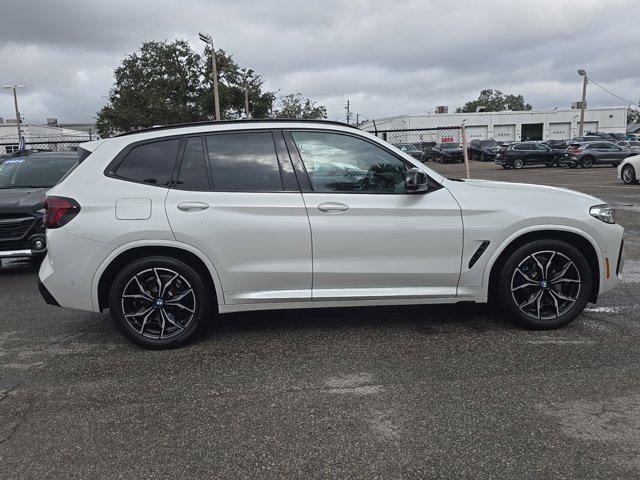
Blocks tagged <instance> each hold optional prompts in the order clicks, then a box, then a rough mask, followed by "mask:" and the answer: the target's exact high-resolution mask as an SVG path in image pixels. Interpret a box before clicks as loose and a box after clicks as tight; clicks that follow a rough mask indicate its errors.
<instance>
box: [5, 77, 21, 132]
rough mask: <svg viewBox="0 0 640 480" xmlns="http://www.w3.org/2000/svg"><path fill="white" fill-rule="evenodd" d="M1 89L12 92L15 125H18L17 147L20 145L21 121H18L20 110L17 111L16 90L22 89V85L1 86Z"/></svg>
mask: <svg viewBox="0 0 640 480" xmlns="http://www.w3.org/2000/svg"><path fill="white" fill-rule="evenodd" d="M2 88H4V89H7V90H9V89H10V90H13V105H14V106H15V109H16V124H17V125H18V145H20V144H21V143H22V142H21V140H22V129H21V128H20V127H21V123H22V120H20V110H18V94H17V93H16V89H18V88H24V85H3V86H2Z"/></svg>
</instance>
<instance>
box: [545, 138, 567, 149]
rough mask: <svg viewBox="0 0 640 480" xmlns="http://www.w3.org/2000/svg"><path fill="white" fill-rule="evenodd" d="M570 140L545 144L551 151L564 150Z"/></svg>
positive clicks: (549, 141)
mask: <svg viewBox="0 0 640 480" xmlns="http://www.w3.org/2000/svg"><path fill="white" fill-rule="evenodd" d="M569 141H570V140H547V141H546V142H545V143H546V145H547V147H549V148H551V149H553V150H566V148H567V142H569Z"/></svg>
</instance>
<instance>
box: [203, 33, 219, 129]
mask: <svg viewBox="0 0 640 480" xmlns="http://www.w3.org/2000/svg"><path fill="white" fill-rule="evenodd" d="M198 35H199V37H200V40H202V41H203V42H204V43H208V44H209V46H210V47H211V70H212V71H213V104H214V110H215V114H216V121H217V122H219V121H220V97H219V96H218V66H217V65H216V49H215V48H214V46H213V37H212V36H211V35H209V34H208V33H203V32H200V33H199V34H198Z"/></svg>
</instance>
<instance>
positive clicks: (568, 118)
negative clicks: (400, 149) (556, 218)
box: [360, 107, 627, 142]
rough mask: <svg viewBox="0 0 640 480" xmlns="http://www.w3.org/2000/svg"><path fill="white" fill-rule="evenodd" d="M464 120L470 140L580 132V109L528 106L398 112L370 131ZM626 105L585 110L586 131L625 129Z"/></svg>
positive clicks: (561, 136)
mask: <svg viewBox="0 0 640 480" xmlns="http://www.w3.org/2000/svg"><path fill="white" fill-rule="evenodd" d="M462 122H464V123H465V125H466V127H467V129H466V132H467V140H468V141H470V140H473V139H486V138H493V139H495V140H496V141H503V142H513V141H520V140H567V139H570V138H573V137H575V136H577V135H578V132H579V129H580V110H576V109H565V110H560V109H554V110H526V111H518V112H515V111H511V110H504V111H500V112H476V113H433V114H426V115H399V116H395V117H386V118H380V119H376V120H375V121H368V122H366V123H365V124H363V125H360V128H361V129H363V130H368V131H374V130H378V131H384V130H405V131H406V130H408V129H411V130H417V129H430V128H438V127H440V128H446V127H456V126H460V125H461V124H462ZM626 127H627V107H609V108H589V109H587V110H585V114H584V130H583V131H584V133H585V134H586V133H587V132H607V133H625V132H626Z"/></svg>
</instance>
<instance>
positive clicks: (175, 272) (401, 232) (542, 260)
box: [39, 120, 624, 348]
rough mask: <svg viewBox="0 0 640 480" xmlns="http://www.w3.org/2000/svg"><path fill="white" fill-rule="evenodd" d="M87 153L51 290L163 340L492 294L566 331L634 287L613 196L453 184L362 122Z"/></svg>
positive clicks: (45, 276) (143, 142) (62, 224)
mask: <svg viewBox="0 0 640 480" xmlns="http://www.w3.org/2000/svg"><path fill="white" fill-rule="evenodd" d="M82 149H83V150H86V151H88V152H93V153H91V154H90V155H89V156H88V157H86V159H85V160H84V161H83V162H81V163H80V164H79V165H78V166H77V167H76V168H75V169H74V170H73V171H72V172H71V174H70V175H68V176H67V177H66V178H64V179H63V180H62V181H61V182H60V183H58V184H57V185H56V186H55V187H53V188H52V189H51V190H50V191H49V193H48V196H47V201H46V205H47V209H46V217H45V223H46V227H47V240H48V242H49V251H48V253H47V257H46V258H45V259H44V261H43V262H42V265H41V267H40V273H39V278H40V291H41V294H42V296H43V297H44V299H45V300H46V301H47V302H48V303H50V304H54V305H61V306H64V307H70V308H76V309H80V310H88V311H95V312H100V311H103V310H105V309H107V308H108V309H109V312H110V315H111V317H112V318H113V320H114V321H115V323H116V325H117V326H118V327H119V329H120V330H121V331H122V332H123V333H124V335H125V336H126V337H127V338H129V339H130V340H131V341H133V342H135V343H137V344H139V345H142V346H145V347H149V348H168V347H174V346H176V345H179V344H182V343H184V342H186V341H187V340H189V339H190V338H191V337H192V336H193V334H194V333H195V332H196V330H197V329H198V327H200V326H202V325H203V324H204V323H205V322H206V321H208V320H210V318H211V316H213V315H215V314H217V313H222V314H224V313H228V312H238V311H251V310H265V309H281V308H318V307H340V306H351V307H353V306H365V305H400V304H430V303H460V302H476V303H481V302H486V301H487V298H488V297H489V295H491V298H493V299H495V300H496V301H497V302H498V303H499V304H500V305H502V307H503V308H504V311H505V312H506V315H507V317H508V318H511V319H514V320H517V321H519V322H521V323H522V324H523V325H525V326H527V327H530V328H537V329H550V328H557V327H560V326H563V325H566V324H567V323H569V322H571V321H572V320H573V319H575V318H576V316H577V315H579V314H580V312H582V310H583V309H584V307H585V305H586V304H587V302H589V301H591V302H594V301H596V300H597V297H598V296H599V295H601V294H603V293H605V292H608V291H610V290H611V289H613V288H614V287H616V286H617V285H618V284H619V283H620V275H621V272H622V268H623V264H624V254H623V250H622V245H623V243H622V235H623V228H622V227H621V226H619V225H617V224H616V223H615V218H614V211H613V209H612V208H611V207H610V206H608V205H605V204H603V202H602V201H601V200H599V199H597V198H595V197H591V196H589V195H585V194H582V193H576V192H571V191H569V190H562V189H556V188H551V187H545V186H535V185H522V184H508V183H504V182H490V181H485V180H462V181H459V180H449V179H447V178H445V177H443V176H442V175H440V174H438V173H437V172H435V171H433V170H431V169H429V168H427V167H426V166H425V165H424V164H422V163H421V162H419V161H417V160H416V159H415V158H413V157H411V156H410V155H407V154H405V153H403V152H402V151H401V150H399V149H397V148H395V147H393V146H391V145H389V144H388V143H386V142H384V141H383V140H382V139H380V138H377V137H375V136H373V135H370V134H368V133H365V132H362V131H360V130H359V129H357V128H355V127H353V126H351V125H345V124H341V123H337V122H329V121H306V122H305V121H293V120H287V121H284V120H282V121H275V120H273V121H265V120H260V121H231V122H215V123H209V124H197V125H183V126H173V127H170V128H168V127H165V128H162V127H161V128H151V129H147V130H142V131H138V132H133V133H131V134H126V135H122V136H117V137H113V138H109V139H106V140H99V141H94V142H89V143H85V144H83V145H82ZM327 164H329V165H331V164H339V168H336V169H327V168H325V167H326V165H327ZM343 165H349V166H350V167H351V168H349V169H346V168H344V167H343ZM319 170H320V173H318V171H319ZM550 219H552V220H553V221H552V222H551V221H550ZM312 239H313V241H312Z"/></svg>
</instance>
